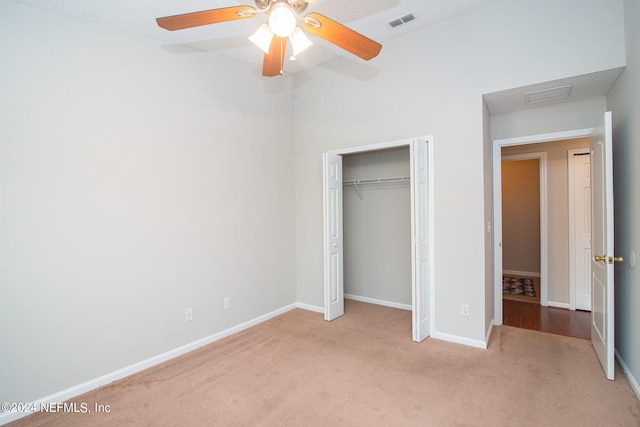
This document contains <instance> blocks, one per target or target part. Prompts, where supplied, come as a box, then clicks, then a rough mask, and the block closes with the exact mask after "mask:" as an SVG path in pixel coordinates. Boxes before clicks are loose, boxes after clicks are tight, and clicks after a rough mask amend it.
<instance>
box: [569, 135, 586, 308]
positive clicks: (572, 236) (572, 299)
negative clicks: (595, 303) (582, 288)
mask: <svg viewBox="0 0 640 427" xmlns="http://www.w3.org/2000/svg"><path fill="white" fill-rule="evenodd" d="M590 153H591V151H590V149H589V148H577V149H573V150H569V151H567V160H568V161H567V178H568V180H569V183H568V194H567V195H568V197H569V310H575V309H576V272H575V265H576V262H577V260H576V253H575V249H576V232H575V219H576V212H575V206H574V203H573V200H574V197H575V184H576V183H575V179H574V172H575V166H574V164H573V160H574V159H575V155H576V154H578V155H584V154H590ZM589 215H591V213H589ZM587 279H589V277H587Z"/></svg>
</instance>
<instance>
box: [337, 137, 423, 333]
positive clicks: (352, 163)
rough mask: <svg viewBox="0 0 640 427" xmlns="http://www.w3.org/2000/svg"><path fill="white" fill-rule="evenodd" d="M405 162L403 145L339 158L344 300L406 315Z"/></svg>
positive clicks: (408, 219)
mask: <svg viewBox="0 0 640 427" xmlns="http://www.w3.org/2000/svg"><path fill="white" fill-rule="evenodd" d="M409 160H410V159H409V147H408V146H407V147H398V148H390V149H386V150H379V151H371V152H366V153H354V154H349V155H345V156H342V176H343V193H342V200H343V232H344V297H345V298H346V299H351V300H356V301H362V302H367V303H372V304H377V305H382V306H387V307H394V308H400V309H404V310H409V311H411V187H410V176H409V175H410V167H409ZM346 312H348V311H346ZM408 322H410V320H408ZM407 326H410V323H409V324H408V325H407Z"/></svg>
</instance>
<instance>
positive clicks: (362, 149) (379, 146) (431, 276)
mask: <svg viewBox="0 0 640 427" xmlns="http://www.w3.org/2000/svg"><path fill="white" fill-rule="evenodd" d="M414 140H422V141H426V143H427V152H426V155H427V159H426V164H427V168H428V180H429V182H428V193H429V194H428V195H427V198H428V203H427V218H428V219H427V223H428V275H427V282H428V283H427V287H428V292H427V293H428V300H429V304H428V310H429V335H433V333H434V332H435V330H436V329H435V287H434V283H435V261H434V252H435V239H434V231H435V216H434V203H433V202H434V191H433V188H434V185H433V179H434V168H433V165H434V161H433V152H434V149H433V136H431V135H430V136H421V137H416V138H410V139H402V140H397V141H390V142H382V143H376V144H369V145H363V146H357V147H349V148H343V149H338V150H330V151H328V152H327V153H329V154H335V155H340V156H343V155H347V154H358V153H367V152H371V151H381V150H386V149H390V148H399V147H409V149H410V150H411V149H412V146H413V141H414ZM414 154H417V153H414ZM414 154H412V157H413V155H414ZM411 168H412V170H413V165H411ZM412 199H413V198H412ZM412 204H413V201H412ZM324 208H325V209H326V206H325V207H324ZM411 208H412V209H413V208H414V206H411ZM417 220H418V215H415V214H414V213H413V212H412V215H411V232H412V234H413V233H414V232H415V230H416V221H417ZM415 241H416V239H415V236H413V235H412V236H411V242H412V248H411V256H412V269H413V270H415V269H416V268H418V267H419V266H418V265H417V264H418V263H416V262H415V260H414V258H415V247H414V246H415V244H416V242H415ZM415 273H416V272H415V271H412V291H411V292H412V298H411V312H412V329H413V331H414V333H415V331H416V322H418V321H419V319H417V317H416V316H415V313H416V305H417V304H419V303H420V302H421V301H417V299H416V295H417V294H420V293H419V290H418V289H417V287H418V286H419V283H418V281H417V280H415V277H416V274H415ZM324 286H325V288H326V286H327V281H326V280H324ZM325 291H326V290H325ZM342 294H343V295H342V296H341V297H342V298H343V299H344V289H342ZM425 297H426V295H425ZM324 311H325V318H326V314H327V306H326V302H325V307H324ZM415 338H416V337H415V335H414V340H415Z"/></svg>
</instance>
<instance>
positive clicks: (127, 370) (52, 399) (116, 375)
mask: <svg viewBox="0 0 640 427" xmlns="http://www.w3.org/2000/svg"><path fill="white" fill-rule="evenodd" d="M296 307H298V303H293V304H289V305H286V306H284V307H282V308H279V309H277V310H274V311H272V312H270V313H267V314H264V315H262V316H258V317H256V318H254V319H251V320H248V321H246V322H244V323H241V324H239V325H236V326H232V327H231V328H228V329H225V330H224V331H220V332H217V333H215V334H213V335H209V336H207V337H204V338H201V339H199V340H196V341H193V342H191V343H189V344H185V345H183V346H180V347H177V348H174V349H173V350H169V351H166V352H164V353H162V354H158V355H156V356H153V357H150V358H148V359H145V360H142V361H140V362H137V363H134V364H132V365H129V366H125V367H124V368H121V369H117V370H115V371H113V372H110V373H108V374H105V375H102V376H99V377H97V378H94V379H91V380H88V381H85V382H83V383H81V384H78V385H75V386H73V387H69V388H67V389H65V390H61V391H59V392H57V393H53V394H50V395H48V396H45V397H42V398H40V399H38V400H35V401H34V402H32V404H31V405H29V406H30V407H33V408H39V407H40V406H41V405H42V404H45V403H58V402H64V401H66V400H69V399H72V398H74V397H76V396H79V395H81V394H84V393H87V392H89V391H91V390H95V389H97V388H99V387H102V386H104V385H107V384H110V383H112V382H114V381H117V380H120V379H122V378H125V377H128V376H130V375H133V374H136V373H138V372H141V371H143V370H145V369H148V368H151V367H152V366H155V365H158V364H160V363H163V362H166V361H167V360H171V359H173V358H176V357H178V356H181V355H183V354H186V353H189V352H190V351H193V350H196V349H198V348H200V347H202V346H205V345H208V344H211V343H213V342H215V341H218V340H221V339H223V338H226V337H228V336H230V335H233V334H235V333H238V332H240V331H243V330H245V329H248V328H250V327H252V326H255V325H258V324H260V323H262V322H265V321H267V320H269V319H271V318H273V317H276V316H279V315H281V314H283V313H286V312H288V311H290V310H293V309H294V308H296ZM30 414H31V412H1V413H0V425H3V424H7V423H9V422H11V421H15V420H17V419H20V418H23V417H26V416H27V415H30Z"/></svg>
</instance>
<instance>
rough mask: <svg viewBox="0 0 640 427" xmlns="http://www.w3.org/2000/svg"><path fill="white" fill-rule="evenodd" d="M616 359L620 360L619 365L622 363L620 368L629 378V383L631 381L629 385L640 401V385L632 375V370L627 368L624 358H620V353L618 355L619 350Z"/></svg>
mask: <svg viewBox="0 0 640 427" xmlns="http://www.w3.org/2000/svg"><path fill="white" fill-rule="evenodd" d="M616 359H618V363H620V366H621V367H622V370H623V371H624V375H625V376H626V377H627V381H629V385H630V386H631V389H632V390H633V392H634V393H635V394H636V397H637V398H638V399H640V384H638V381H637V380H636V378H635V377H634V376H633V374H632V373H631V369H629V367H628V366H627V364H626V362H625V361H624V359H623V358H622V356H620V353H618V350H616Z"/></svg>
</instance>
